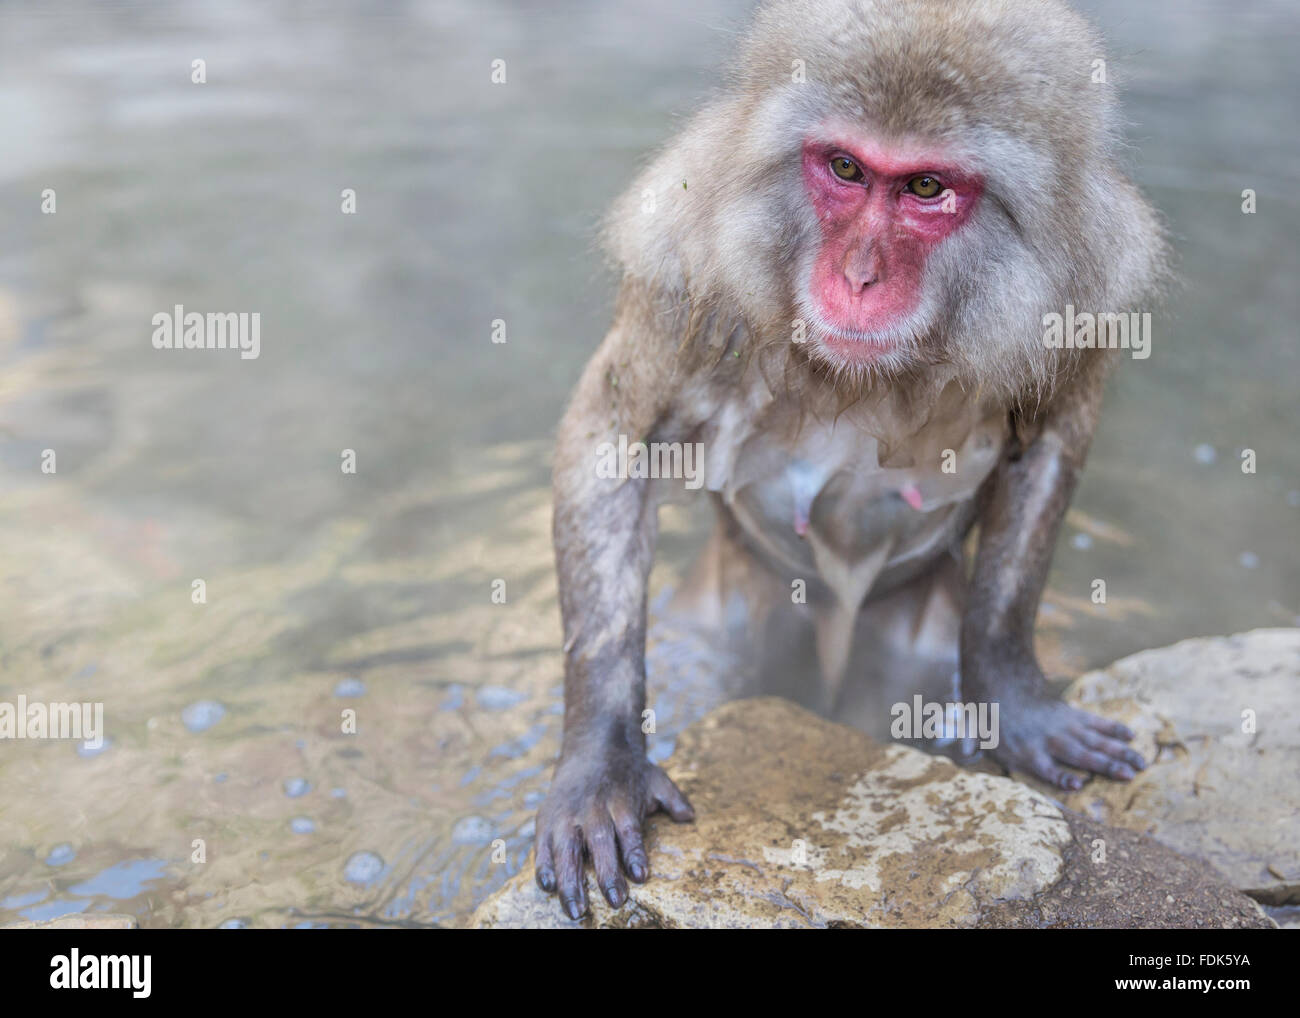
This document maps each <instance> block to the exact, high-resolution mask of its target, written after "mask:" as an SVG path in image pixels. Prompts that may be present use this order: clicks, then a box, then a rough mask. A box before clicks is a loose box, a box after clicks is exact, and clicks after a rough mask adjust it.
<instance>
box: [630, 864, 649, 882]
mask: <svg viewBox="0 0 1300 1018" xmlns="http://www.w3.org/2000/svg"><path fill="white" fill-rule="evenodd" d="M627 875H628V876H629V877H631V878H632V879H633V880H635V881H636V882H637V883H638V884H643V883H645V878H646V876H647V875H648V874H647V873H646V871H645V863H643V862H641V861H640V860H639V859H638V860H633V861H632V862H630V863H628V866H627Z"/></svg>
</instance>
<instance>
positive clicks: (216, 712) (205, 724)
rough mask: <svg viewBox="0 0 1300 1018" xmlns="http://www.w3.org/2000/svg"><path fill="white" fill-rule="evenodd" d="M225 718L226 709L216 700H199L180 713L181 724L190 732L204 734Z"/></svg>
mask: <svg viewBox="0 0 1300 1018" xmlns="http://www.w3.org/2000/svg"><path fill="white" fill-rule="evenodd" d="M225 716H226V708H225V707H223V706H222V705H221V704H219V703H217V701H216V700H199V701H198V702H196V703H192V704H190V705H189V706H188V707H186V708H185V709H184V710H183V711H181V723H182V724H184V725H185V727H186V728H188V729H189V730H190V731H191V732H206V731H207V730H208V729H209V728H211V727H212V726H213V725H215V724H216V723H217V722H218V721H220V720H221V719H222V718H224V717H225Z"/></svg>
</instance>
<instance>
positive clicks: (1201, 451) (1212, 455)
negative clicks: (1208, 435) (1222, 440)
mask: <svg viewBox="0 0 1300 1018" xmlns="http://www.w3.org/2000/svg"><path fill="white" fill-rule="evenodd" d="M1192 455H1193V456H1195V457H1196V462H1197V463H1202V464H1204V465H1205V466H1209V465H1210V464H1211V463H1213V462H1214V461H1215V460H1216V459H1218V458H1219V454H1218V452H1216V451H1215V448H1214V446H1212V445H1209V444H1207V443H1205V442H1202V443H1201V444H1200V445H1198V446H1197V447H1196V449H1195V450H1194V451H1193V452H1192Z"/></svg>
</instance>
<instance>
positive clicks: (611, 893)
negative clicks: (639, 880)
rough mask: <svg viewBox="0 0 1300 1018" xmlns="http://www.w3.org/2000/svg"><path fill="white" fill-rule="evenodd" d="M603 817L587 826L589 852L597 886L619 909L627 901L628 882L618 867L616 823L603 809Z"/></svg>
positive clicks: (593, 819) (597, 817) (592, 818)
mask: <svg viewBox="0 0 1300 1018" xmlns="http://www.w3.org/2000/svg"><path fill="white" fill-rule="evenodd" d="M600 812H601V814H603V815H601V816H594V817H591V818H590V820H589V822H588V823H587V825H586V828H585V829H586V832H587V851H588V852H590V853H591V866H592V869H594V870H595V871H596V885H597V886H598V887H599V888H600V889H601V892H602V893H603V894H604V895H605V900H606V901H607V902H609V903H610V904H611V905H613V906H614V907H615V908H618V907H619V906H620V905H622V904H623V902H624V901H626V900H627V882H626V881H625V880H624V879H623V871H622V870H621V869H620V868H619V865H618V844H617V842H616V841H615V839H614V822H613V821H612V820H610V818H609V815H608V814H607V813H605V811H604V810H603V809H602V810H601V811H600Z"/></svg>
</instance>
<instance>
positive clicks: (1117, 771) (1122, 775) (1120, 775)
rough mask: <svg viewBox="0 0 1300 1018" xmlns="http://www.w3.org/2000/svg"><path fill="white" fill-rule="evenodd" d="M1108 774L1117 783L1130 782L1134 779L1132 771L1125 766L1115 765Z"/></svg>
mask: <svg viewBox="0 0 1300 1018" xmlns="http://www.w3.org/2000/svg"><path fill="white" fill-rule="evenodd" d="M1110 773H1111V776H1112V777H1113V778H1115V779H1116V780H1117V781H1132V780H1133V778H1134V777H1135V775H1134V773H1133V769H1132V768H1131V767H1128V766H1127V765H1125V764H1116V765H1115V766H1114V767H1112V768H1111V769H1110Z"/></svg>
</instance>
